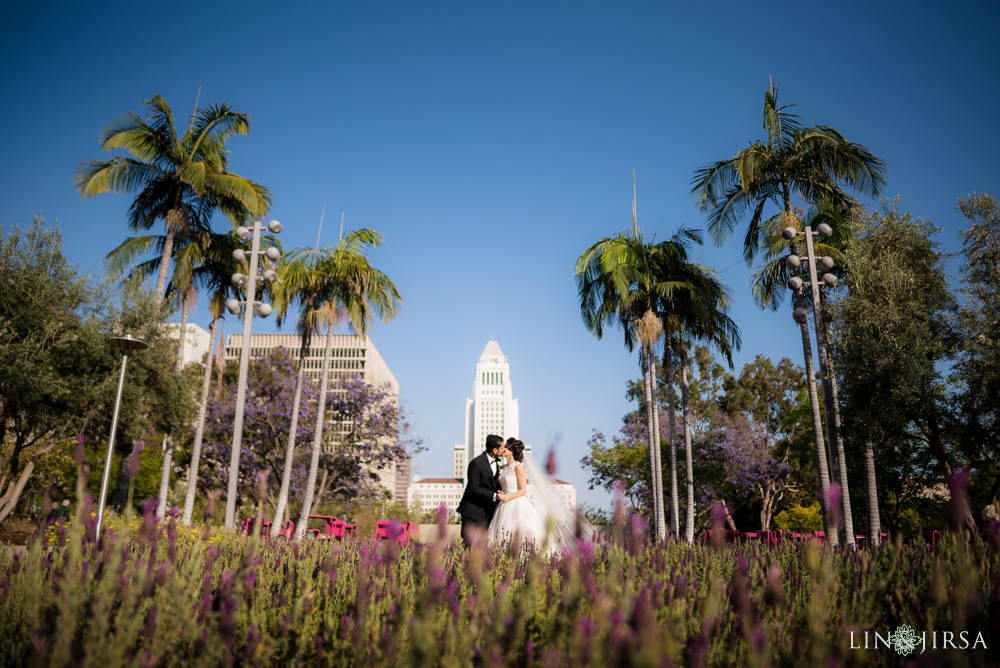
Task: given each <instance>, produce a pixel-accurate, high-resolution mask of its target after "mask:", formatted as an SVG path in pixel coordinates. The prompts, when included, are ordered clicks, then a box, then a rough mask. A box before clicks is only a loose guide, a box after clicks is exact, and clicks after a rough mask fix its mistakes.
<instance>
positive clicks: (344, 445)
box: [326, 374, 421, 505]
mask: <svg viewBox="0 0 1000 668" xmlns="http://www.w3.org/2000/svg"><path fill="white" fill-rule="evenodd" d="M333 390H334V391H333V392H332V393H331V394H330V398H329V400H328V403H329V409H330V418H329V422H330V424H331V425H334V426H335V428H334V429H332V430H331V435H330V437H329V438H328V446H327V447H328V448H329V449H330V451H331V452H332V455H333V456H332V461H331V465H330V467H329V468H328V469H327V470H326V472H327V473H329V474H330V480H331V482H330V486H329V490H328V493H329V494H331V495H334V496H335V497H336V498H337V499H338V500H339V501H341V502H347V501H350V502H351V503H353V504H354V505H358V504H359V503H360V504H362V505H364V504H365V502H368V501H372V500H375V499H379V498H383V499H384V498H387V494H386V490H385V487H384V486H383V485H382V482H381V481H382V479H383V476H385V475H386V473H387V472H388V471H389V470H390V469H394V468H396V467H397V466H398V465H399V463H400V462H402V461H403V459H404V458H405V457H407V456H408V454H414V453H416V452H419V451H420V450H421V447H420V443H421V442H420V440H419V439H416V438H414V437H413V436H412V435H411V434H410V427H409V423H407V421H406V420H405V416H404V413H403V410H402V409H401V408H400V407H399V405H398V403H397V398H396V396H395V395H394V394H393V392H392V388H391V386H390V385H389V384H388V383H384V384H382V385H374V384H371V383H368V382H366V381H365V380H364V379H362V378H361V377H360V376H358V375H357V374H352V375H350V376H345V377H342V378H339V379H337V381H336V382H335V383H334V386H333Z"/></svg>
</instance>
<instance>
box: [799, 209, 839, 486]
mask: <svg viewBox="0 0 1000 668" xmlns="http://www.w3.org/2000/svg"><path fill="white" fill-rule="evenodd" d="M802 235H803V236H804V237H805V238H806V256H807V257H808V258H809V263H808V264H809V288H810V290H811V291H812V303H813V308H812V312H813V326H814V327H815V329H816V348H817V349H819V348H820V346H821V345H822V343H821V341H820V336H822V332H823V315H822V309H821V308H820V307H819V275H818V274H817V273H816V251H815V249H814V248H813V231H812V227H809V226H803V228H802ZM817 352H818V353H819V356H820V371H821V372H822V371H823V369H824V367H825V366H826V365H825V364H823V352H822V350H817ZM824 394H825V393H824ZM824 398H826V397H824ZM826 410H827V411H829V410H830V407H829V406H827V407H826ZM826 460H827V462H830V463H831V464H832V463H833V456H832V455H831V453H830V439H829V438H827V439H826ZM828 466H829V464H828ZM838 484H839V481H838Z"/></svg>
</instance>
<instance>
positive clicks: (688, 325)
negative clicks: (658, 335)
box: [671, 265, 742, 543]
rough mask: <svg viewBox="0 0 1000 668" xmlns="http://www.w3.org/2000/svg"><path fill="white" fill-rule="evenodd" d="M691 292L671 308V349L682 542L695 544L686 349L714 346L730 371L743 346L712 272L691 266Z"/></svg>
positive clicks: (727, 299)
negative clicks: (676, 382)
mask: <svg viewBox="0 0 1000 668" xmlns="http://www.w3.org/2000/svg"><path fill="white" fill-rule="evenodd" d="M687 273H688V275H689V280H690V281H691V283H692V285H693V289H692V290H690V291H687V292H685V293H683V294H681V295H680V299H677V300H675V301H674V303H673V304H672V306H673V308H674V317H676V318H677V319H678V321H679V322H680V327H679V328H678V331H677V341H676V343H675V344H674V346H673V347H674V348H675V349H676V350H677V354H678V356H679V357H680V369H681V373H680V376H681V378H680V380H681V383H680V384H681V404H682V407H681V411H682V413H681V414H682V417H683V421H684V455H685V465H686V467H687V471H686V480H685V483H686V487H687V517H686V518H685V524H684V529H685V540H686V541H687V542H688V543H693V542H694V520H695V501H694V475H693V471H694V458H693V454H692V451H691V421H692V420H691V411H690V401H689V399H690V398H689V392H688V375H687V371H688V366H689V361H688V349H689V348H690V345H691V343H692V342H694V341H701V342H704V343H706V344H708V345H711V346H714V347H715V348H717V349H718V350H719V352H721V353H722V355H723V357H725V359H726V362H727V363H728V364H729V368H730V369H731V368H732V367H733V352H734V351H736V350H739V349H740V347H741V345H742V337H741V336H740V330H739V327H737V325H736V323H735V322H733V320H732V318H730V317H729V315H728V314H727V311H728V310H729V306H730V303H731V296H730V293H729V289H728V288H727V287H726V286H725V285H723V283H722V282H721V281H720V280H719V278H718V274H716V272H715V271H714V270H712V269H709V268H707V267H702V266H700V265H692V266H691V267H689V268H688V271H687ZM671 419H673V417H671Z"/></svg>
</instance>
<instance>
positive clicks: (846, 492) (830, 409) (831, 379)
mask: <svg viewBox="0 0 1000 668" xmlns="http://www.w3.org/2000/svg"><path fill="white" fill-rule="evenodd" d="M820 305H821V306H822V307H823V310H822V311H821V312H822V313H824V316H823V327H822V328H821V332H819V333H818V336H817V340H818V341H819V346H820V348H819V359H820V365H821V368H822V373H823V394H824V398H825V400H826V406H827V408H826V428H827V434H828V435H829V438H830V440H831V441H832V443H831V446H832V449H833V461H834V465H835V466H834V468H835V473H836V476H837V479H838V480H839V482H840V491H841V494H842V495H843V499H844V501H843V505H844V507H843V512H844V539H845V540H846V544H847V545H854V543H855V540H854V514H853V512H852V511H851V492H850V488H849V487H848V480H847V457H846V455H845V453H844V439H843V438H841V436H840V402H839V400H838V397H837V373H836V370H835V369H834V367H833V355H831V354H830V351H829V345H830V340H831V339H830V323H829V321H827V319H826V316H825V311H826V309H825V306H826V297H825V296H824V295H823V293H822V292H821V293H820Z"/></svg>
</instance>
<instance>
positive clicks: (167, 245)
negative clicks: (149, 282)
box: [153, 225, 174, 304]
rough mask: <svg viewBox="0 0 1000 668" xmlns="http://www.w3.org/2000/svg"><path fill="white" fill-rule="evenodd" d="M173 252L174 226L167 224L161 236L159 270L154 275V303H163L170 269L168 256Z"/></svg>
mask: <svg viewBox="0 0 1000 668" xmlns="http://www.w3.org/2000/svg"><path fill="white" fill-rule="evenodd" d="M173 252H174V228H173V226H172V225H167V234H166V236H165V237H164V238H163V254H162V255H161V256H160V272H159V273H158V274H157V275H156V290H155V291H154V292H153V295H154V296H155V297H156V303H157V304H161V303H163V295H164V293H165V292H166V291H167V272H168V271H169V270H170V256H171V255H172V254H173Z"/></svg>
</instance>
